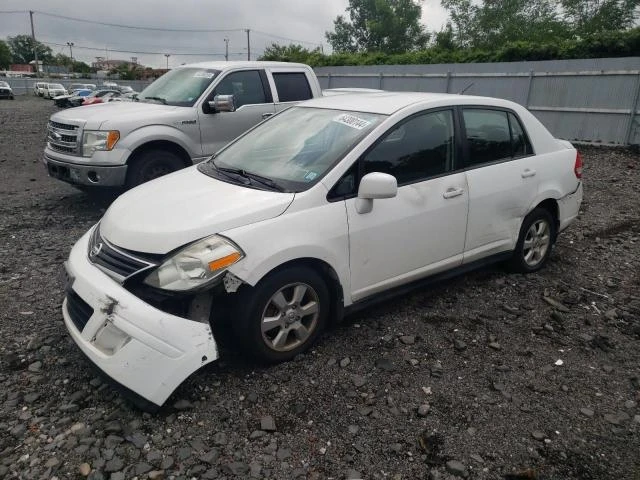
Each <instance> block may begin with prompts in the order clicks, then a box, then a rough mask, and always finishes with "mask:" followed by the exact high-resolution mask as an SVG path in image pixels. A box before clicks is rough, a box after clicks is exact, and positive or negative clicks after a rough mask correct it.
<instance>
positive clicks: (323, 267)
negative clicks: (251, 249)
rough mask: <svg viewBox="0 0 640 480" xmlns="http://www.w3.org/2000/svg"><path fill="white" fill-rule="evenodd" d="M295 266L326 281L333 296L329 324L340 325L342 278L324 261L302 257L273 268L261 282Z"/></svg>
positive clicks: (342, 295)
mask: <svg viewBox="0 0 640 480" xmlns="http://www.w3.org/2000/svg"><path fill="white" fill-rule="evenodd" d="M294 266H305V267H307V268H310V269H312V270H314V271H315V272H316V273H318V274H319V275H320V276H321V277H322V279H323V280H324V281H325V283H326V285H327V288H328V289H329V295H330V296H331V309H330V311H329V322H330V323H334V324H335V323H339V322H340V321H341V320H342V318H343V317H344V291H343V288H342V284H341V283H340V277H339V276H338V273H337V272H336V271H335V269H334V268H333V267H332V266H331V265H330V264H329V263H327V262H325V261H324V260H321V259H319V258H315V257H300V258H294V259H291V260H287V261H286V262H284V263H281V264H280V265H278V266H276V267H274V268H272V269H271V270H269V271H268V272H267V273H266V274H265V275H263V276H262V277H261V278H260V280H259V281H262V280H263V279H264V278H266V277H267V276H268V275H271V274H273V273H275V272H279V271H282V270H286V269H287V268H291V267H294Z"/></svg>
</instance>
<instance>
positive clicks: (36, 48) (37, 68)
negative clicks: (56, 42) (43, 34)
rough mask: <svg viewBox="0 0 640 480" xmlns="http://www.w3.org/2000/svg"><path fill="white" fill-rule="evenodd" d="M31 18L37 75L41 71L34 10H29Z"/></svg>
mask: <svg viewBox="0 0 640 480" xmlns="http://www.w3.org/2000/svg"><path fill="white" fill-rule="evenodd" d="M29 18H30V19H31V38H32V39H33V56H34V58H35V61H36V77H37V76H38V74H39V73H40V68H39V65H38V45H37V44H36V31H35V30H34V28H33V10H29Z"/></svg>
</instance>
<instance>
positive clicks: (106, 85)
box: [98, 82, 120, 90]
mask: <svg viewBox="0 0 640 480" xmlns="http://www.w3.org/2000/svg"><path fill="white" fill-rule="evenodd" d="M98 88H115V89H116V90H117V89H119V88H120V87H119V86H118V84H117V83H116V82H103V83H102V85H98Z"/></svg>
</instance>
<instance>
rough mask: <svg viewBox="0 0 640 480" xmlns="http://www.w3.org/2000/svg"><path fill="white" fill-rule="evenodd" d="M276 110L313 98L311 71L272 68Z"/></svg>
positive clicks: (270, 72)
mask: <svg viewBox="0 0 640 480" xmlns="http://www.w3.org/2000/svg"><path fill="white" fill-rule="evenodd" d="M269 74H270V76H271V81H272V82H273V91H274V100H275V102H276V112H279V111H280V110H284V109H285V108H288V107H290V106H291V105H295V104H296V103H298V102H303V101H305V100H309V99H311V98H313V90H312V87H311V81H310V79H309V72H307V71H305V70H300V69H287V68H270V69H269Z"/></svg>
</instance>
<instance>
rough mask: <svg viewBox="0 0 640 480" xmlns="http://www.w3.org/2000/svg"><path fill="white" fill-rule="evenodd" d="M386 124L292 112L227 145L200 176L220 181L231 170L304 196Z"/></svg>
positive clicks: (323, 112) (358, 115)
mask: <svg viewBox="0 0 640 480" xmlns="http://www.w3.org/2000/svg"><path fill="white" fill-rule="evenodd" d="M384 118H385V116H384V115H377V114H373V113H362V112H349V111H343V110H329V109H320V108H304V107H293V108H290V109H288V110H286V111H284V112H282V113H281V114H279V115H277V116H275V117H273V118H272V119H270V120H269V121H267V122H265V123H263V124H262V125H260V126H258V127H257V128H255V129H254V130H252V131H250V132H249V133H247V134H246V135H245V136H243V137H242V138H240V139H239V140H238V141H236V142H235V143H232V144H231V145H229V146H228V147H227V148H226V149H224V150H222V151H221V152H220V153H219V154H218V155H216V156H214V157H213V158H211V159H210V160H209V161H208V162H206V163H205V164H202V168H201V171H202V172H203V173H206V174H208V175H215V176H216V177H218V178H220V177H221V176H222V175H221V174H220V172H222V173H223V174H224V173H225V169H232V170H233V171H235V172H236V173H240V174H247V175H251V174H253V175H259V176H261V177H265V178H267V179H269V180H271V181H273V182H274V183H275V184H277V185H278V186H279V187H281V188H282V189H284V190H287V191H292V192H299V191H303V190H306V189H307V188H309V187H310V186H311V185H313V184H315V183H316V182H317V181H319V180H320V178H322V176H323V175H324V174H325V173H327V172H328V171H329V170H331V168H333V166H334V165H336V164H337V163H338V162H339V161H340V160H341V159H342V158H343V157H344V155H346V154H347V153H348V152H349V151H350V150H351V149H352V148H353V147H354V146H355V145H356V144H357V143H358V142H359V141H360V140H361V139H362V138H364V137H365V136H366V135H367V134H368V133H369V132H370V131H371V130H373V129H374V128H375V127H376V126H377V125H378V124H380V123H381V122H382V121H383V120H384ZM216 169H217V170H216ZM216 173H217V174H216Z"/></svg>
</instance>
